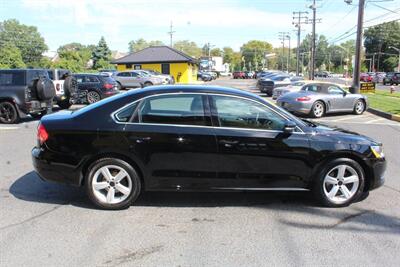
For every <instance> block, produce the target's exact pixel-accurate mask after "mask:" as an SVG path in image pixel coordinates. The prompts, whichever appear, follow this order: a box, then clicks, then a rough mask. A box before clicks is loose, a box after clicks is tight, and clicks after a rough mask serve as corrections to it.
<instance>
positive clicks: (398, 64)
mask: <svg viewBox="0 0 400 267" xmlns="http://www.w3.org/2000/svg"><path fill="white" fill-rule="evenodd" d="M389 48H392V49H394V50H396V51H397V53H399V62H398V63H397V71H400V49H399V48H397V47H394V46H389Z"/></svg>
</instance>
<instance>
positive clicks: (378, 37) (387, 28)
mask: <svg viewBox="0 0 400 267" xmlns="http://www.w3.org/2000/svg"><path fill="white" fill-rule="evenodd" d="M364 37H365V41H364V46H365V50H366V55H367V56H368V57H369V58H372V55H373V54H374V53H376V56H375V66H374V67H375V69H376V71H382V70H383V71H392V70H393V69H394V68H395V67H396V66H397V62H396V61H395V60H390V59H389V58H390V57H391V56H395V55H390V54H397V53H396V51H395V50H391V49H390V48H389V47H391V46H392V47H396V48H400V22H397V21H393V22H387V23H382V24H379V25H377V26H374V27H370V28H368V29H367V30H366V31H365V33H364Z"/></svg>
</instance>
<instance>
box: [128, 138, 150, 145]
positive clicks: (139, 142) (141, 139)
mask: <svg viewBox="0 0 400 267" xmlns="http://www.w3.org/2000/svg"><path fill="white" fill-rule="evenodd" d="M131 139H133V140H135V142H136V143H138V144H141V143H144V142H148V141H150V140H151V137H149V136H146V137H137V136H135V137H131Z"/></svg>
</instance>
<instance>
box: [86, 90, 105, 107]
mask: <svg viewBox="0 0 400 267" xmlns="http://www.w3.org/2000/svg"><path fill="white" fill-rule="evenodd" d="M86 100H87V102H88V103H89V104H93V103H96V102H98V101H100V100H101V95H100V94H99V93H98V92H97V91H95V90H91V91H89V92H87V95H86Z"/></svg>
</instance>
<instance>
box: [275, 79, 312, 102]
mask: <svg viewBox="0 0 400 267" xmlns="http://www.w3.org/2000/svg"><path fill="white" fill-rule="evenodd" d="M306 83H307V82H306V81H295V82H292V83H291V84H290V85H288V86H284V87H277V88H274V90H273V91H272V99H274V100H276V99H278V97H280V96H282V95H284V94H287V93H292V92H298V91H300V90H301V88H302V87H303V86H304V85H305V84H306Z"/></svg>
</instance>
